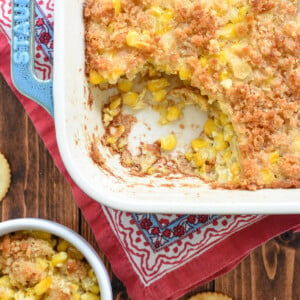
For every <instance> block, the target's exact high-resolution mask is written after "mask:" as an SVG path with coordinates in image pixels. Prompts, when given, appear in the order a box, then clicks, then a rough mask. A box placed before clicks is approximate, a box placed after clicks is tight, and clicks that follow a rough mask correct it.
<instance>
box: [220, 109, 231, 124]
mask: <svg viewBox="0 0 300 300" xmlns="http://www.w3.org/2000/svg"><path fill="white" fill-rule="evenodd" d="M219 118H220V123H221V125H223V126H225V125H226V124H228V123H229V120H228V117H227V115H225V114H224V113H222V112H220V115H219Z"/></svg>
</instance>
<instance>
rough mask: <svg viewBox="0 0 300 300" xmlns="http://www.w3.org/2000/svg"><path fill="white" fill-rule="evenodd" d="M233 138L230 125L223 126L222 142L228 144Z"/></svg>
mask: <svg viewBox="0 0 300 300" xmlns="http://www.w3.org/2000/svg"><path fill="white" fill-rule="evenodd" d="M232 138H233V127H232V125H231V124H227V125H225V126H224V141H226V142H230V141H231V140H232Z"/></svg>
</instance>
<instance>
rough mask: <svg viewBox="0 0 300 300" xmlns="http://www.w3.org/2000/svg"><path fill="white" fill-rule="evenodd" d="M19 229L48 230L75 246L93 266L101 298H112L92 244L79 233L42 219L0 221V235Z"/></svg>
mask: <svg viewBox="0 0 300 300" xmlns="http://www.w3.org/2000/svg"><path fill="white" fill-rule="evenodd" d="M21 230H37V231H45V232H49V233H51V234H53V235H55V236H58V237H61V238H63V239H65V240H66V241H68V242H70V244H72V245H73V246H74V247H76V248H77V249H78V250H79V251H80V252H81V253H82V254H83V255H84V257H85V258H86V260H87V261H88V263H89V264H90V266H91V267H92V268H93V270H94V272H95V274H96V277H97V279H98V283H99V286H100V290H101V300H112V299H113V297H112V289H111V284H110V279H109V276H108V273H107V271H106V268H105V266H104V264H103V262H102V260H101V259H100V257H99V256H98V255H97V253H96V251H95V250H94V249H93V248H92V246H91V245H90V244H89V243H88V242H87V241H86V240H85V239H83V238H82V237H81V236H80V235H79V234H77V233H76V232H74V231H73V230H71V229H70V228H68V227H65V226H63V225H61V224H58V223H55V222H52V221H48V220H43V219H32V218H26V219H15V220H9V221H5V222H1V223H0V236H3V235H5V234H8V233H12V232H16V231H21Z"/></svg>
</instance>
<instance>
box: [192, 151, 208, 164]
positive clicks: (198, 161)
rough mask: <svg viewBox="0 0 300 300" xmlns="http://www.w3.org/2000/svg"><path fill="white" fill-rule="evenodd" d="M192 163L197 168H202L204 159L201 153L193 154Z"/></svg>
mask: <svg viewBox="0 0 300 300" xmlns="http://www.w3.org/2000/svg"><path fill="white" fill-rule="evenodd" d="M193 162H194V163H195V165H196V166H197V167H199V168H200V167H202V166H203V165H204V164H205V159H204V158H203V156H202V154H201V152H197V153H195V154H194V157H193Z"/></svg>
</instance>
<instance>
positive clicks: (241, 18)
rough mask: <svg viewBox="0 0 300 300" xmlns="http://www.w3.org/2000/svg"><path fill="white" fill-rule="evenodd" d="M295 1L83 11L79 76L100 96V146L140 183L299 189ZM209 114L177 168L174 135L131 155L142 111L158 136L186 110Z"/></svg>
mask: <svg viewBox="0 0 300 300" xmlns="http://www.w3.org/2000/svg"><path fill="white" fill-rule="evenodd" d="M299 6H300V5H299V1H297V0H295V1H283V0H249V1H245V0H243V1H242V0H226V1H219V0H215V1H212V0H211V1H201V0H170V1H163V0H88V1H87V2H86V4H85V8H84V17H85V28H86V31H85V39H86V72H87V75H88V77H89V81H90V83H91V84H92V85H96V86H99V88H100V89H101V90H104V89H111V88H113V87H117V89H115V92H114V93H112V96H111V97H110V98H109V101H108V102H107V103H105V105H104V106H103V109H102V120H103V124H104V126H105V128H106V134H105V135H104V136H103V137H102V143H103V144H105V145H107V146H109V147H110V148H111V149H112V151H113V152H114V153H118V154H119V155H120V158H121V162H122V164H123V165H124V166H127V167H130V168H131V169H132V170H133V172H134V173H136V174H137V175H141V174H143V175H147V174H149V175H151V176H165V175H168V174H169V173H172V172H181V173H184V174H188V175H191V176H194V175H196V176H199V177H200V178H201V179H203V180H205V181H206V182H210V183H211V184H212V186H214V187H225V188H230V189H234V188H243V189H251V190H254V189H257V188H264V187H271V188H275V187H284V188H290V187H300V130H299V129H300V107H299V106H300V64H299V56H300V55H299V54H300V47H299V42H300V20H299ZM190 105H192V106H198V107H200V108H201V109H202V110H203V111H206V112H207V114H208V120H207V121H206V123H205V125H204V128H203V131H202V133H201V134H200V136H199V137H198V138H196V139H194V140H192V141H190V148H189V149H188V150H187V151H186V152H185V153H182V154H181V155H178V157H177V158H176V159H174V158H172V159H169V156H168V153H170V152H172V151H174V149H176V142H177V141H176V135H174V134H173V133H172V132H170V134H169V135H167V136H162V137H161V139H159V140H158V141H157V142H156V143H153V144H146V143H144V144H143V143H141V145H140V153H139V155H132V153H130V151H129V150H128V147H127V144H128V135H129V133H130V130H131V128H132V126H133V124H134V123H135V122H136V118H135V117H134V114H133V115H132V114H131V115H129V114H126V113H124V108H125V107H130V108H132V109H133V110H141V109H145V108H149V107H151V109H153V110H155V111H157V112H158V113H159V114H160V119H159V124H160V125H161V126H164V125H166V124H170V123H172V122H176V121H178V120H180V118H181V117H182V114H183V109H184V108H185V107H186V106H190Z"/></svg>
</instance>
